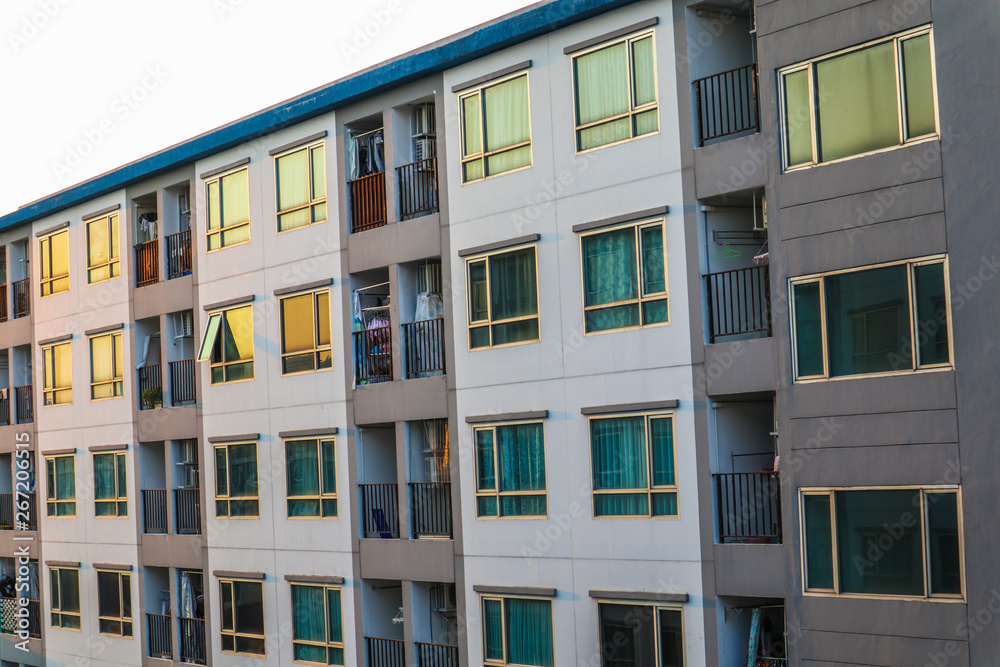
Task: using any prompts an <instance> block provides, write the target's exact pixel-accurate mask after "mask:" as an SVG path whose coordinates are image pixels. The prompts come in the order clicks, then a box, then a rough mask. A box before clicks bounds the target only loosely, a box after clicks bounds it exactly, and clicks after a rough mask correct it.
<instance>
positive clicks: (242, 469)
mask: <svg viewBox="0 0 1000 667" xmlns="http://www.w3.org/2000/svg"><path fill="white" fill-rule="evenodd" d="M215 516H217V517H230V518H233V517H237V518H239V517H251V518H257V517H258V516H260V500H259V498H258V492H257V443H254V442H247V443H238V444H232V445H219V446H218V447H216V448H215Z"/></svg>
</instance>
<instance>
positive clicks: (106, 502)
mask: <svg viewBox="0 0 1000 667" xmlns="http://www.w3.org/2000/svg"><path fill="white" fill-rule="evenodd" d="M94 513H95V514H96V515H97V516H112V517H115V516H128V485H127V484H126V480H125V453H124V452H109V453H107V454H94Z"/></svg>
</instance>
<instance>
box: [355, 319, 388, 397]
mask: <svg viewBox="0 0 1000 667" xmlns="http://www.w3.org/2000/svg"><path fill="white" fill-rule="evenodd" d="M353 336H354V378H355V380H356V381H357V383H358V384H375V383H377V382H391V381H392V327H391V326H377V327H372V328H370V329H367V330H365V331H356V332H354V334H353Z"/></svg>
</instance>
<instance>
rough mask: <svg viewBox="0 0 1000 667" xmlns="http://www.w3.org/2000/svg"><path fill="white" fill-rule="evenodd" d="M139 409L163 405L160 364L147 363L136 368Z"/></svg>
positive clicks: (149, 408) (151, 408)
mask: <svg viewBox="0 0 1000 667" xmlns="http://www.w3.org/2000/svg"><path fill="white" fill-rule="evenodd" d="M137 373H138V388H139V409H140V410H153V409H155V408H162V407H163V374H162V372H161V370H160V364H149V365H148V366H143V367H142V368H140V369H139V370H138V372H137Z"/></svg>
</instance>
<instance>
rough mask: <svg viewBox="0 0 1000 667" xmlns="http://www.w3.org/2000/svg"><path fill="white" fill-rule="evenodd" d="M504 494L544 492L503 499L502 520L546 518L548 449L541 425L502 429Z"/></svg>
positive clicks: (500, 452) (499, 432)
mask: <svg viewBox="0 0 1000 667" xmlns="http://www.w3.org/2000/svg"><path fill="white" fill-rule="evenodd" d="M496 432H497V444H498V446H499V450H498V460H499V468H500V471H499V472H500V480H499V481H500V491H501V492H507V491H542V492H543V493H542V494H540V495H537V496H509V497H505V498H502V499H501V502H502V506H501V512H500V514H501V516H504V515H507V516H511V515H513V516H524V515H526V516H531V515H544V514H545V512H546V507H545V494H544V491H545V445H544V440H543V431H542V425H541V424H518V425H516V426H498V427H497V429H496Z"/></svg>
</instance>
